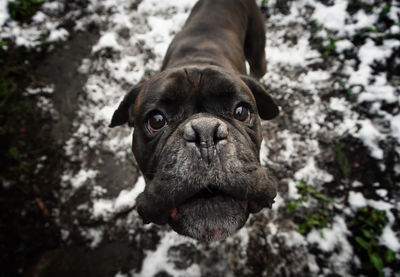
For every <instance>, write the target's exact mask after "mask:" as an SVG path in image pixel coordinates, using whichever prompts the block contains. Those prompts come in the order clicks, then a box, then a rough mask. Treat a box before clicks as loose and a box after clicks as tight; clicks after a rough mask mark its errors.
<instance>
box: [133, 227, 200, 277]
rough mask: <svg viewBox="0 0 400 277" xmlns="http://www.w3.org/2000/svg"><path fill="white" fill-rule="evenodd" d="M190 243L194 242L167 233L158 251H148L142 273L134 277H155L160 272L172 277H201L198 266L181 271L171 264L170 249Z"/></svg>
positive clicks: (172, 233) (173, 233) (175, 234)
mask: <svg viewBox="0 0 400 277" xmlns="http://www.w3.org/2000/svg"><path fill="white" fill-rule="evenodd" d="M188 241H192V240H190V239H187V238H184V237H182V236H180V235H178V234H177V233H175V232H168V233H166V234H165V235H164V236H163V238H162V239H161V241H160V243H159V245H158V246H157V249H156V250H155V251H154V252H152V251H148V252H147V253H146V258H145V259H144V261H143V264H142V270H141V271H140V273H138V274H135V273H134V272H133V276H135V277H148V276H154V275H155V274H157V273H158V272H159V271H166V272H167V273H168V274H170V275H172V276H188V277H197V276H201V273H200V268H199V266H198V265H197V264H193V265H191V266H190V267H189V268H187V269H184V270H179V269H177V268H175V266H174V264H173V263H171V262H169V258H168V249H169V248H170V247H171V246H176V245H178V244H181V243H184V242H188Z"/></svg>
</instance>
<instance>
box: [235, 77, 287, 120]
mask: <svg viewBox="0 0 400 277" xmlns="http://www.w3.org/2000/svg"><path fill="white" fill-rule="evenodd" d="M240 78H241V79H242V81H243V82H245V84H246V85H247V86H248V87H249V89H250V90H251V92H252V93H253V95H254V98H255V99H256V103H257V109H258V114H259V115H260V117H261V118H262V119H264V120H268V119H273V118H275V117H276V116H277V115H278V114H279V108H278V105H277V104H276V103H275V101H274V100H273V99H272V97H271V95H269V94H268V92H267V91H266V90H265V89H264V88H263V87H262V85H261V84H260V83H259V82H258V81H256V80H255V79H253V78H251V77H249V76H246V75H241V76H240Z"/></svg>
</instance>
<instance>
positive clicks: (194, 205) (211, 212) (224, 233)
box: [168, 186, 249, 241]
mask: <svg viewBox="0 0 400 277" xmlns="http://www.w3.org/2000/svg"><path fill="white" fill-rule="evenodd" d="M248 215H249V208H248V200H246V199H238V198H235V197H234V196H232V195H229V194H227V193H224V192H222V191H220V190H218V189H216V188H214V187H212V186H207V187H206V188H204V189H201V190H200V191H199V192H197V193H196V194H194V195H193V196H191V197H190V198H188V199H186V200H184V201H183V202H182V203H180V204H179V205H177V207H174V208H173V209H171V210H170V212H169V220H168V223H169V225H170V226H171V227H172V228H173V229H174V230H175V231H176V232H178V233H180V234H183V235H187V236H191V237H194V238H196V239H199V240H202V241H215V240H221V239H224V238H226V237H228V236H230V235H231V234H233V233H234V232H235V231H236V230H237V229H239V228H241V227H242V226H243V225H244V223H245V222H246V220H247V217H248Z"/></svg>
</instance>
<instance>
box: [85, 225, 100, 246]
mask: <svg viewBox="0 0 400 277" xmlns="http://www.w3.org/2000/svg"><path fill="white" fill-rule="evenodd" d="M103 234H104V229H103V228H102V227H98V228H88V229H81V235H82V236H83V237H84V238H86V239H87V240H88V241H89V247H90V248H91V249H94V248H96V247H97V246H99V244H100V243H101V241H102V240H103Z"/></svg>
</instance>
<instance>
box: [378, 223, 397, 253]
mask: <svg viewBox="0 0 400 277" xmlns="http://www.w3.org/2000/svg"><path fill="white" fill-rule="evenodd" d="M379 243H380V244H382V245H385V246H386V247H387V248H389V249H390V250H392V251H393V252H399V250H400V242H399V239H398V238H397V237H396V234H395V233H394V232H393V230H392V228H391V227H390V226H389V225H386V226H385V228H383V233H382V235H381V237H380V238H379Z"/></svg>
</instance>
